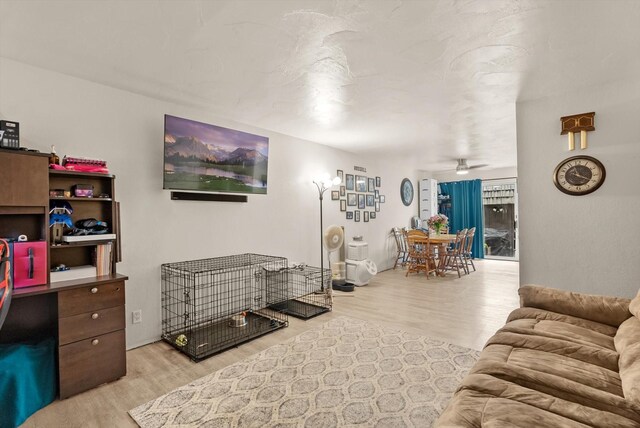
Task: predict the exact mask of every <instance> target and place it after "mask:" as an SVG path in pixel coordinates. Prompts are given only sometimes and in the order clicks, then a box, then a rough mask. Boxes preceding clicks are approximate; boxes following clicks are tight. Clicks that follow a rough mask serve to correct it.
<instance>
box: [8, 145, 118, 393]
mask: <svg viewBox="0 0 640 428" xmlns="http://www.w3.org/2000/svg"><path fill="white" fill-rule="evenodd" d="M0 183H2V186H3V188H2V191H1V192H0V237H2V238H8V239H11V240H15V239H17V238H18V236H19V235H27V237H28V242H30V241H44V242H46V244H47V245H46V250H47V251H46V259H45V262H44V263H43V265H44V266H42V265H41V267H39V268H40V269H46V271H47V272H46V277H45V278H46V280H43V282H42V283H41V284H35V285H34V286H31V287H25V288H17V289H15V290H14V292H13V297H14V298H13V299H12V301H11V306H10V307H9V313H8V314H7V318H6V320H5V324H4V326H3V328H2V330H0V343H15V342H20V341H24V340H25V339H39V338H43V337H53V338H55V339H56V342H57V344H58V347H57V355H56V356H52V358H55V359H56V362H57V365H58V366H57V367H58V370H57V371H58V373H57V379H58V392H59V396H60V398H67V397H70V396H72V395H75V394H78V393H80V392H83V391H86V390H89V389H91V388H94V387H96V386H98V385H100V384H103V383H105V382H109V381H112V380H116V379H118V378H120V377H122V376H124V375H125V374H126V358H125V280H126V279H127V277H126V276H123V275H120V274H118V273H117V272H116V263H117V262H119V261H120V260H121V257H120V254H121V250H120V224H119V218H120V217H119V203H118V202H116V199H115V177H114V176H113V175H111V174H94V173H84V172H76V171H56V170H50V169H49V155H48V154H43V153H31V152H24V151H17V150H0ZM76 184H89V185H92V186H94V192H95V194H96V195H97V194H100V193H104V194H107V195H109V198H82V199H81V198H51V197H50V196H49V191H50V190H51V189H64V190H69V191H70V190H71V188H72V186H74V185H76ZM58 199H60V200H67V201H69V202H70V203H71V204H72V207H73V214H72V216H71V217H72V221H73V222H74V223H75V222H76V221H77V220H80V219H85V218H96V219H98V220H102V221H106V222H107V223H108V225H109V229H108V233H112V234H115V239H100V240H96V241H82V242H75V243H71V244H67V243H65V244H62V245H52V244H53V243H52V242H51V235H52V234H51V233H50V232H51V229H50V227H49V204H50V201H52V200H58ZM76 202H80V203H76ZM109 243H110V244H111V246H112V252H111V255H110V256H111V259H110V260H111V262H110V263H103V265H110V267H111V268H110V270H109V271H108V272H107V273H106V274H105V275H101V276H97V275H94V276H90V277H87V278H81V279H69V280H61V281H58V282H54V283H51V275H50V274H51V272H50V269H51V268H53V267H55V266H57V265H59V264H65V265H66V266H69V267H72V268H73V267H76V266H83V265H91V264H92V262H93V254H94V253H96V252H97V251H96V250H97V247H98V245H102V244H109ZM63 249H64V250H63ZM105 259H108V258H106V257H105ZM96 273H97V271H96Z"/></svg>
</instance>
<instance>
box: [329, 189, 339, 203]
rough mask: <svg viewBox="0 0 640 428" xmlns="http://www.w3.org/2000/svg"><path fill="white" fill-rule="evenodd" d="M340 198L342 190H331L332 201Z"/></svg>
mask: <svg viewBox="0 0 640 428" xmlns="http://www.w3.org/2000/svg"><path fill="white" fill-rule="evenodd" d="M339 199H340V192H338V191H337V190H332V191H331V200H332V201H337V200H339Z"/></svg>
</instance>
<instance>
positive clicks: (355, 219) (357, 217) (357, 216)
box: [353, 211, 360, 221]
mask: <svg viewBox="0 0 640 428" xmlns="http://www.w3.org/2000/svg"><path fill="white" fill-rule="evenodd" d="M353 221H360V211H356V215H355V216H354V218H353Z"/></svg>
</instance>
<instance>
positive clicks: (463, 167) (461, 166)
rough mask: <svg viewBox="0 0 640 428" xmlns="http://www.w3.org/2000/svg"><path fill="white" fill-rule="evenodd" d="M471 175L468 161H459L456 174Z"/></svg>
mask: <svg viewBox="0 0 640 428" xmlns="http://www.w3.org/2000/svg"><path fill="white" fill-rule="evenodd" d="M468 173H469V165H467V160H466V159H458V166H456V174H459V175H462V174H468Z"/></svg>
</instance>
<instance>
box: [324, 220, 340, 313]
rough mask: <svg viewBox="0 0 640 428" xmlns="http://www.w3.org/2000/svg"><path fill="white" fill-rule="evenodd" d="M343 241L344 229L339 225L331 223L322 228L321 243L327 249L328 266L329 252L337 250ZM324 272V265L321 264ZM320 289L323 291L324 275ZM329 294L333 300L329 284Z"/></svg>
mask: <svg viewBox="0 0 640 428" xmlns="http://www.w3.org/2000/svg"><path fill="white" fill-rule="evenodd" d="M343 242H344V230H342V228H341V227H340V226H336V225H335V224H332V225H331V226H329V227H327V228H326V229H325V230H324V234H323V235H322V243H323V244H324V248H325V249H326V250H327V259H328V260H329V266H331V253H333V252H334V251H338V250H339V249H340V247H342V244H343ZM322 269H323V272H324V266H322ZM322 290H323V291H324V275H323V282H322ZM327 291H328V292H329V296H331V300H332V302H333V293H332V287H331V285H330V286H329V290H327Z"/></svg>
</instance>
